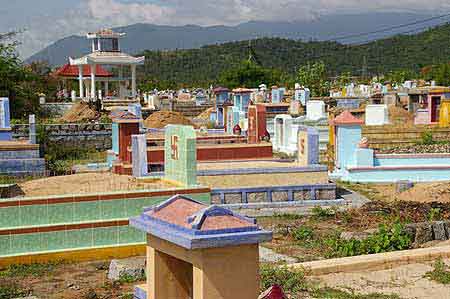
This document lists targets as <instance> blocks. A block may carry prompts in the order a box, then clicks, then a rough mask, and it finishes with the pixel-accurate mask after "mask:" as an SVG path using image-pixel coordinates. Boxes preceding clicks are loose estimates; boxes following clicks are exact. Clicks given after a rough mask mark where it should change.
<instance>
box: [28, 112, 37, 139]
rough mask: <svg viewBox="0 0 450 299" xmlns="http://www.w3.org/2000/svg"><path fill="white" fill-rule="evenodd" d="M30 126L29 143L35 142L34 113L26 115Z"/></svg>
mask: <svg viewBox="0 0 450 299" xmlns="http://www.w3.org/2000/svg"><path fill="white" fill-rule="evenodd" d="M28 122H29V126H30V132H29V141H30V143H31V144H36V143H37V142H36V117H35V115H34V114H31V115H29V116H28Z"/></svg>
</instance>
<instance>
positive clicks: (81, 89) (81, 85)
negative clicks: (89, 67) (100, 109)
mask: <svg viewBox="0 0 450 299" xmlns="http://www.w3.org/2000/svg"><path fill="white" fill-rule="evenodd" d="M78 84H79V87H80V98H84V87H83V66H82V65H79V66H78Z"/></svg>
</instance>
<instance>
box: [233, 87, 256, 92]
mask: <svg viewBox="0 0 450 299" xmlns="http://www.w3.org/2000/svg"><path fill="white" fill-rule="evenodd" d="M233 92H234V93H251V92H253V89H248V88H243V87H239V88H235V89H233Z"/></svg>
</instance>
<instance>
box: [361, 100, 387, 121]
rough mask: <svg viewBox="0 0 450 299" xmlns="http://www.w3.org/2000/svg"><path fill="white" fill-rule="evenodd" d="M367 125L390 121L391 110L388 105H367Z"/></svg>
mask: <svg viewBox="0 0 450 299" xmlns="http://www.w3.org/2000/svg"><path fill="white" fill-rule="evenodd" d="M365 117H366V126H383V125H386V124H388V123H389V110H388V106H387V105H367V106H366V113H365Z"/></svg>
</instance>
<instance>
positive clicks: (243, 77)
mask: <svg viewBox="0 0 450 299" xmlns="http://www.w3.org/2000/svg"><path fill="white" fill-rule="evenodd" d="M280 78H281V72H280V71H278V70H272V69H266V68H263V67H261V66H260V65H258V64H256V63H254V62H252V61H250V60H245V61H242V62H241V64H239V65H238V66H237V67H235V68H231V69H228V70H226V71H224V72H222V74H221V75H220V77H219V82H220V84H221V85H223V86H227V87H229V88H236V87H247V88H255V87H258V86H259V85H260V84H263V83H264V84H267V85H274V84H278V83H279V81H280Z"/></svg>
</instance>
